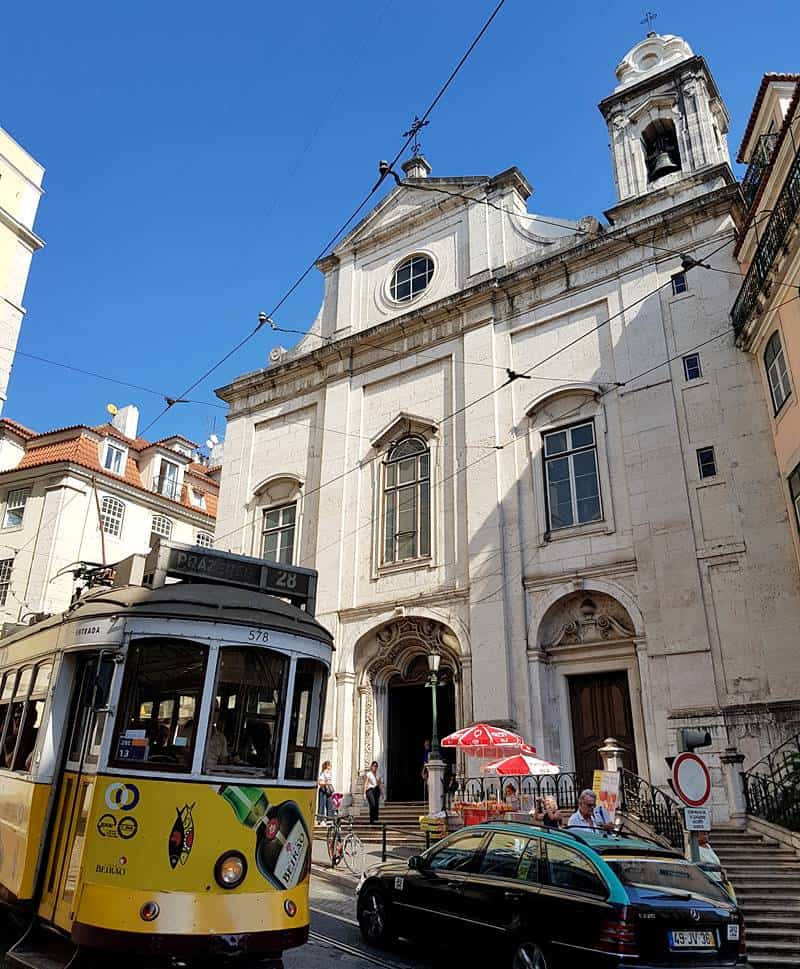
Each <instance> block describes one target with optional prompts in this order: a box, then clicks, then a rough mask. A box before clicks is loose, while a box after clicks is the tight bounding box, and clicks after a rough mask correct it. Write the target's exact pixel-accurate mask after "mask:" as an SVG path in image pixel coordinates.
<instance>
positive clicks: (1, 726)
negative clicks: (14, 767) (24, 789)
mask: <svg viewBox="0 0 800 969" xmlns="http://www.w3.org/2000/svg"><path fill="white" fill-rule="evenodd" d="M16 678H17V671H16V670H8V671H7V672H6V673H4V674H2V675H0V767H5V766H6V760H5V738H6V720H7V719H8V712H9V710H10V709H11V697H12V696H13V695H14V683H15V681H16Z"/></svg>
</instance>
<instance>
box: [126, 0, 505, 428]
mask: <svg viewBox="0 0 800 969" xmlns="http://www.w3.org/2000/svg"><path fill="white" fill-rule="evenodd" d="M505 2H506V0H499V2H498V3H497V5H496V6H495V7H494V9H493V10H492V13H491V14H490V15H489V17H488V18H487V20H486V21H485V22H484V24H483V26H482V27H481V29H480V30H479V31H478V33H477V35H476V36H475V38H474V39H473V41H472V43H471V44H470V45H469V47H468V48H467V50H466V51H465V52H464V54H463V55H462V56H461V58H460V60H459V61H458V63H457V64H456V66H455V67H454V68H453V70H452V71H451V72H450V75H449V77H448V78H447V80H446V81H445V82H444V84H443V85H442V86H441V87H440V88H439V90H438V91H437V93H436V95H435V96H434V98H433V100H432V101H431V103H430V104H429V105H428V107H427V108H426V110H425V111H424V113H423V115H422V117H421V118H419V119H416V120H415V124H414V125H413V126H412V129H411V131H409V132H408V133H407V136H406V137H405V139H404V141H403V144H402V145H401V147H400V149H399V151H398V152H397V154H396V155H395V156H394V157H393V159H392V160H391V162H389V163H388V169H386V168H384V166H383V165H381V167H380V174H379V177H378V180H377V182H376V183H375V184H374V185H373V186H372V188H371V189H370V190H369V192H367V194H366V195H365V196H364V197H363V198H362V199H361V201H360V202H359V203H358V205H357V206H356V207H355V208H354V209H353V211H352V212H351V213H350V215H349V216H348V217H347V218H346V219H345V221H344V222H343V223H342V224H341V225H340V226H339V228H338V229H337V230H336V231H335V232H334V234H333V235H332V236H331V237H330V239H329V240H328V241H327V242H326V243H325V245H324V246H323V248H322V250H321V251H320V252H319V254H318V255H317V256H315V257H314V259H313V260H312V261H311V262H310V263H309V264H308V265H307V266H306V268H305V269H304V270H303V271H302V272H301V273H300V275H299V276H298V277H297V278H296V279H295V280H294V282H293V283H292V284H291V285H290V286H289V288H288V289H287V290H286V291H285V292H284V293H283V295H282V296H281V297H280V299H278V301H277V302H276V303H275V305H274V306H273V307H272V309H271V310H270V311H269V312H268V313H266V314H264V316H265V318H264V319H263V320H262V319H259V322H258V324H257V325H256V326H255V327H254V329H252V330H251V331H250V332H249V333H247V334H246V336H244V337H243V338H242V339H241V340H240V341H239V342H238V343H237V344H236V346H234V347H233V348H232V349H231V350H229V351H228V352H227V353H226V354H224V355H223V356H222V357H221V358H220V359H219V360H217V362H216V363H214V364H212V365H211V366H210V367H209V368H208V369H207V370H205V371H204V373H203V374H201V376H200V377H198V378H197V380H195V381H194V382H193V383H191V384H190V385H189V386H188V387H187V388H186V390H184V391H183V393H182V394H181V395H180V397H179V398H176V400H179V399H180V398H182V397H187V396H188V395H189V394H190V393H192V391H193V390H195V388H196V387H198V386H199V385H200V384H201V383H202V382H203V381H204V380H205V379H206V378H207V377H209V376H210V375H211V374H212V373H214V371H215V370H217V369H219V367H221V366H222V365H223V364H224V363H225V362H226V361H227V360H229V359H230V358H231V357H232V356H233V355H234V354H235V353H237V352H238V351H239V350H241V348H242V347H243V346H244V345H245V344H246V343H249V342H250V340H251V339H252V338H253V337H254V336H255V335H256V333H258V332H259V331H260V330H261V328H262V327H263V326H264V324H265V323H266V322H267V320H268V319H270V318H271V317H273V316H274V315H275V314H276V313H277V312H278V310H279V309H280V308H281V307H282V306H283V305H284V303H285V302H286V301H287V300H288V299H289V297H290V296H291V295H292V294H293V293H294V292H295V291H296V290H297V289H298V287H299V286H301V285H302V283H303V282H304V281H305V279H306V277H307V276H308V275H309V273H310V272H311V271H312V270H313V269H314V267H315V266H316V264H317V263H318V262H319V260H320V259H321V258H322V257H323V256H324V255H325V254H326V253H327V252H328V250H329V249H330V247H331V246H332V245H334V243H335V242H336V241H337V239H339V238H340V236H342V235H343V234H344V233H345V232H346V231H347V229H348V228H349V227H350V225H351V224H352V223H353V222H354V220H355V219H356V217H357V216H358V214H359V213H360V212H361V210H362V209H363V208H364V206H365V205H366V204H367V202H369V200H370V199H371V198H372V197H373V196H374V195H375V193H376V192H377V191H378V189H379V188H380V187H381V185H382V184H383V182H384V181H385V179H386V177H387V175H388V173H389V170H390V169H391V168H392V167H393V166H394V165H395V164H396V163H397V162H398V160H399V159H400V158H401V156H402V155H403V153H404V152H405V150H406V149H407V148H408V146H409V145H410V144H411V142H412V141H413V140H414V139H415V138H416V135H417V131H418V130H419V128H420V127H422V126H423V125H424V124H425V123H426V122H427V120H428V118H429V117H430V115H431V113H432V112H433V110H434V109H435V108H436V105H437V104H438V103H439V102H440V101H441V99H442V98H443V97H444V95H445V94H446V92H447V91H448V89H449V88H450V85H451V84H452V83H453V81H454V80H455V78H456V76H457V75H458V73H459V71H460V70H461V68H462V67H463V66H464V64H465V63H466V62H467V60H468V59H469V57H470V55H471V54H472V52H473V51H474V50H475V48H476V47H477V45H478V44H479V43H480V41H481V39H482V38H483V36H484V34H485V33H486V31H487V30H488V29H489V27H490V26H491V24H492V22H493V21H494V19H495V17H496V16H497V15H498V14H499V13H500V10H501V9H502V7H503V6H504V5H505ZM171 406H172V405H171V404H167V406H166V407H165V408H164V409H163V410H162V411H161V412H160V413H159V414H157V415H156V417H154V418H153V420H152V421H150V423H149V424H148V425H147V427H145V429H144V431H143V432H142V433H143V434H144V433H147V431H149V430H150V428H151V427H152V426H153V425H154V424H155V423H157V422H158V421H159V420H160V419H161V418H162V417H163V416H164V414H166V413H167V411H168V410H169V409H170V407H171Z"/></svg>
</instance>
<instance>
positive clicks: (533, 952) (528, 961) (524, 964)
mask: <svg viewBox="0 0 800 969" xmlns="http://www.w3.org/2000/svg"><path fill="white" fill-rule="evenodd" d="M511 969H547V959H545V956H544V952H542V950H541V948H540V947H539V946H538V945H536V944H535V943H534V942H519V943H517V946H516V948H515V949H514V960H513V962H512V963H511Z"/></svg>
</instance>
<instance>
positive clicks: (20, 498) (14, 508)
mask: <svg viewBox="0 0 800 969" xmlns="http://www.w3.org/2000/svg"><path fill="white" fill-rule="evenodd" d="M30 493H31V490H30V488H15V489H14V491H9V493H8V497H7V498H6V510H5V513H4V515H3V528H18V527H19V526H20V525H21V524H22V519H23V518H24V517H25V504H26V502H27V501H28V497H29V496H30Z"/></svg>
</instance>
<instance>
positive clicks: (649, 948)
mask: <svg viewBox="0 0 800 969" xmlns="http://www.w3.org/2000/svg"><path fill="white" fill-rule="evenodd" d="M357 914H358V922H359V925H360V927H361V932H362V935H363V936H364V939H365V940H366V941H367V942H368V943H370V944H372V945H379V946H382V945H387V944H390V943H391V942H393V941H394V940H395V939H396V938H397V937H398V936H406V937H411V938H423V939H426V940H431V939H438V940H440V941H442V942H446V943H448V944H449V945H454V944H457V945H459V946H461V947H466V948H469V949H471V950H472V951H477V950H478V949H479V948H481V949H483V948H485V949H486V950H487V951H490V952H492V953H494V954H495V955H497V954H498V953H501V954H502V958H503V961H502V962H501V963H500V964H501V965H505V966H508V967H513V969H530V967H535V969H577V967H580V969H589V967H595V966H596V967H603V969H618V967H621V966H631V965H634V966H637V967H638V969H651V967H660V969H663V967H664V966H684V967H686V969H689V967H691V969H712V967H713V969H717V967H719V966H737V967H741V966H746V965H747V964H748V963H747V959H746V956H745V944H744V925H743V923H742V917H741V915H740V913H739V910H738V909H737V907H736V905H735V903H734V902H733V900H732V899H731V897H730V896H729V895H728V894H727V893H726V892H725V891H724V889H723V888H722V887H721V886H720V885H718V884H717V883H715V882H714V881H713V880H712V879H711V878H709V877H708V876H707V875H706V874H705V873H704V872H703V871H701V870H700V869H699V868H698V867H697V866H696V865H694V864H692V863H691V862H689V861H686V860H685V859H684V858H683V857H682V856H681V855H680V854H678V853H677V852H675V851H672V850H671V849H669V848H665V847H664V846H663V845H661V844H658V843H656V842H654V841H648V840H645V839H641V838H633V837H629V836H623V835H614V834H606V833H602V834H601V833H599V832H593V831H590V830H588V829H576V828H571V829H566V830H563V829H562V830H554V831H550V830H546V829H542V828H538V827H536V826H534V825H532V824H520V823H514V822H502V821H497V822H489V823H487V824H479V825H474V826H472V827H468V828H462V829H461V830H460V831H456V832H455V833H454V834H451V835H450V836H449V837H447V838H445V839H444V840H443V841H440V842H439V843H438V844H436V845H434V846H433V847H432V848H430V849H429V850H428V851H426V852H425V853H424V854H422V855H417V856H415V857H413V858H409V860H408V863H407V865H406V864H400V863H387V864H384V865H380V866H379V867H377V868H374V869H372V870H371V871H369V872H368V873H367V874H366V875H365V876H364V877H363V878H362V880H361V883H360V884H359V887H358V904H357ZM493 965H497V960H496V959H495V960H493Z"/></svg>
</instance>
